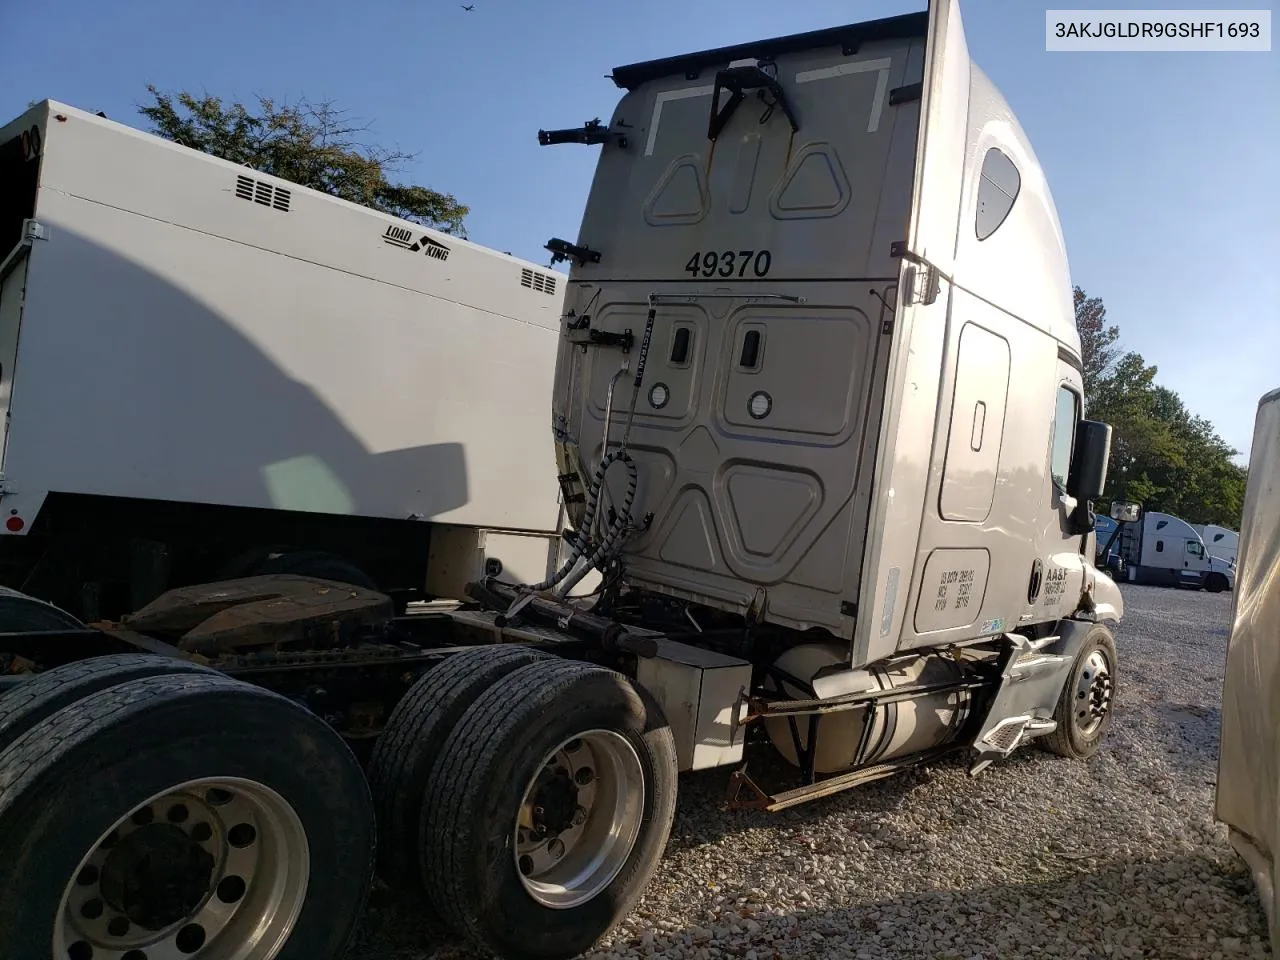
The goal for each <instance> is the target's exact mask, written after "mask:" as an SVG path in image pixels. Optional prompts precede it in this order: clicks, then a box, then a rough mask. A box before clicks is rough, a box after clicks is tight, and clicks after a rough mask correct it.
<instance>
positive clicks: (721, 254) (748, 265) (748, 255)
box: [684, 250, 773, 279]
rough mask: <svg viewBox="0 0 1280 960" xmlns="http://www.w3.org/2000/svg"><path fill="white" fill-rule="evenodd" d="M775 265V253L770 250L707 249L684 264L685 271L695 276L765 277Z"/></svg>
mask: <svg viewBox="0 0 1280 960" xmlns="http://www.w3.org/2000/svg"><path fill="white" fill-rule="evenodd" d="M771 266H773V254H772V253H770V252H769V251H768V250H739V251H737V252H736V253H735V252H734V251H732V250H707V251H705V252H703V251H698V252H697V253H695V254H694V255H693V256H692V257H690V258H689V262H688V263H686V264H685V265H684V270H685V273H687V274H689V275H690V276H694V277H724V278H726V279H728V278H729V277H745V276H747V275H748V272H747V271H748V270H749V271H750V275H751V276H753V277H763V276H766V275H767V274H768V273H769V268H770V267H771Z"/></svg>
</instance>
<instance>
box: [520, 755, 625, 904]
mask: <svg viewBox="0 0 1280 960" xmlns="http://www.w3.org/2000/svg"><path fill="white" fill-rule="evenodd" d="M644 790H645V784H644V771H643V769H642V768H641V765H640V757H639V755H638V754H637V753H636V750H635V747H633V746H632V745H631V742H630V741H629V740H627V738H626V737H624V736H622V735H621V734H618V733H615V732H614V731H612V730H590V731H588V732H586V733H583V734H580V735H579V736H577V737H573V738H571V739H569V740H566V741H564V742H563V743H562V744H560V746H558V747H556V748H555V749H554V750H552V751H551V752H550V753H548V754H547V755H546V757H544V758H543V760H542V763H541V764H540V765H539V766H538V770H537V772H536V773H535V774H534V775H533V778H532V779H531V780H530V781H529V783H528V785H527V786H526V787H525V791H524V795H523V797H522V798H521V801H520V810H519V813H518V815H517V818H516V827H515V835H514V843H513V847H514V852H515V860H516V872H517V874H518V875H519V877H520V881H521V883H523V884H524V888H525V890H526V891H527V892H528V894H529V896H531V897H532V898H533V899H534V900H536V901H537V902H538V903H540V904H542V905H543V906H545V907H550V908H552V909H556V910H565V909H569V908H570V907H576V906H578V905H580V904H582V903H585V902H586V901H588V900H590V899H591V898H592V897H595V896H597V895H598V894H599V893H600V892H601V891H602V890H604V889H605V888H606V887H608V886H609V884H610V883H612V882H613V879H614V877H616V876H617V875H618V872H619V871H620V870H621V869H622V867H623V866H624V865H625V864H626V862H627V858H628V857H630V856H631V850H632V848H633V847H634V846H635V843H636V838H637V837H638V836H639V835H640V823H641V820H642V819H643V815H644V801H645V795H644Z"/></svg>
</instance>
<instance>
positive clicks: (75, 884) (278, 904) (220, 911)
mask: <svg viewBox="0 0 1280 960" xmlns="http://www.w3.org/2000/svg"><path fill="white" fill-rule="evenodd" d="M309 872H310V853H309V848H308V845H307V835H306V831H305V830H304V829H303V826H302V821H301V820H300V819H299V818H298V815H297V813H296V812H294V809H293V807H292V806H290V805H289V803H288V802H287V801H286V800H285V799H284V798H283V797H281V796H280V795H279V794H278V793H276V792H275V791H274V790H272V789H271V788H270V787H267V786H265V785H264V784H261V783H257V782H255V781H252V780H243V779H238V778H230V777H217V778H208V779H201V780H191V781H188V782H186V783H182V784H179V785H177V786H174V787H170V788H169V789H167V790H164V791H162V792H161V793H158V794H156V795H155V796H153V797H151V798H149V799H148V800H146V801H145V802H143V803H140V804H138V805H137V806H136V807H134V808H133V809H132V810H130V811H129V812H128V813H126V814H125V815H124V816H123V817H121V818H120V819H119V820H118V821H116V823H115V824H113V825H112V827H111V828H110V829H109V830H107V831H106V832H104V833H103V834H102V836H100V837H99V838H98V840H97V842H95V843H94V845H93V847H92V849H90V851H89V852H88V853H87V854H85V856H84V857H83V858H82V859H81V861H80V863H79V865H78V866H77V867H76V870H75V873H74V874H73V875H72V877H71V879H70V881H69V882H68V883H67V886H66V888H65V889H64V890H63V894H62V899H61V901H60V902H59V904H58V912H57V918H56V920H55V923H54V930H53V956H54V960H185V958H192V957H196V958H199V960H271V958H272V957H274V956H276V954H278V953H279V952H280V949H281V948H282V947H283V946H284V944H285V941H286V940H287V939H288V938H289V934H290V933H291V932H292V930H293V926H294V923H296V921H297V919H298V914H299V913H300V912H301V910H302V903H303V901H304V900H305V899H306V893H307V878H308V875H309Z"/></svg>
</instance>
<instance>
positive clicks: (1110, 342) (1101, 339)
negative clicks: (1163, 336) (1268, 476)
mask: <svg viewBox="0 0 1280 960" xmlns="http://www.w3.org/2000/svg"><path fill="white" fill-rule="evenodd" d="M1073 294H1074V299H1075V309H1076V327H1077V329H1078V330H1079V331H1080V345H1081V354H1082V359H1083V364H1082V366H1083V367H1084V375H1083V379H1084V384H1085V398H1086V401H1087V403H1088V410H1089V417H1090V418H1091V419H1096V420H1102V421H1105V422H1106V423H1109V424H1111V428H1112V435H1111V464H1110V468H1109V469H1108V471H1107V489H1106V491H1105V492H1104V495H1103V496H1102V497H1101V498H1100V500H1099V503H1098V505H1097V506H1098V507H1099V508H1100V509H1105V508H1106V505H1107V504H1109V503H1110V501H1112V500H1116V499H1124V500H1136V501H1138V502H1139V503H1141V504H1143V506H1144V507H1146V508H1147V509H1150V510H1160V511H1163V512H1166V513H1172V514H1174V515H1175V516H1179V517H1182V518H1183V519H1184V520H1186V521H1188V522H1189V523H1220V524H1222V525H1223V526H1227V527H1235V526H1237V525H1238V524H1239V522H1240V514H1241V511H1242V508H1243V505H1244V489H1245V480H1246V477H1247V474H1246V471H1245V469H1244V468H1242V467H1240V466H1238V465H1236V464H1235V463H1234V462H1232V458H1233V457H1235V456H1236V455H1237V451H1235V450H1233V449H1232V448H1231V447H1230V445H1229V444H1227V443H1226V442H1225V441H1223V440H1222V438H1221V437H1219V436H1218V434H1217V432H1216V431H1215V430H1214V428H1213V425H1212V424H1211V423H1209V422H1208V421H1207V420H1205V419H1204V418H1202V417H1197V416H1195V415H1194V414H1192V413H1191V412H1190V411H1189V410H1187V408H1186V406H1185V404H1183V402H1182V398H1181V397H1179V396H1178V394H1177V393H1176V392H1175V391H1173V390H1170V389H1169V388H1168V387H1164V386H1161V385H1159V384H1158V383H1156V375H1157V372H1158V371H1157V369H1156V367H1155V366H1152V365H1150V364H1148V363H1147V362H1146V361H1145V360H1144V359H1143V358H1142V355H1141V354H1139V353H1137V352H1135V351H1132V350H1130V351H1122V349H1121V346H1120V330H1119V328H1118V327H1116V326H1114V325H1108V324H1107V323H1106V307H1105V306H1104V305H1103V303H1102V300H1101V299H1100V298H1097V297H1089V296H1087V295H1086V294H1085V292H1084V291H1083V290H1081V289H1080V288H1079V287H1076V288H1075V289H1074V291H1073Z"/></svg>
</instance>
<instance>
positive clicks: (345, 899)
mask: <svg viewBox="0 0 1280 960" xmlns="http://www.w3.org/2000/svg"><path fill="white" fill-rule="evenodd" d="M373 840H374V837H373V816H372V804H371V802H370V800H369V795H368V788H367V787H366V786H365V783H364V779H363V776H362V774H361V772H360V769H359V767H358V765H357V764H356V762H355V758H354V757H353V756H352V755H351V752H350V750H349V749H348V748H347V747H346V745H345V744H344V743H343V742H342V740H341V739H340V738H339V737H338V736H337V735H336V734H335V733H334V732H333V731H332V730H330V729H329V728H328V727H327V726H326V725H325V724H324V723H322V722H321V721H320V720H319V719H317V718H316V717H314V716H313V715H312V714H310V713H309V712H307V711H306V710H305V709H303V708H302V707H300V706H298V705H297V704H294V703H292V702H291V701H289V700H286V699H285V698H283V697H280V696H277V695H275V694H272V693H268V692H267V691H264V690H261V689H259V688H256V687H252V686H250V685H248V684H244V683H240V682H238V681H235V680H231V679H229V678H226V677H222V676H219V675H210V676H196V675H182V676H153V677H145V678H141V679H135V680H131V681H129V682H127V683H124V684H121V685H118V686H114V687H111V688H108V689H105V690H101V691H99V692H97V693H95V694H92V695H91V696H89V697H86V698H85V699H82V700H80V701H78V702H77V703H75V704H73V705H72V706H70V707H67V708H64V709H62V710H61V711H59V712H58V713H55V714H53V715H52V716H49V717H46V718H45V719H44V720H43V721H42V722H41V723H39V724H38V725H36V726H34V727H32V728H31V729H29V730H28V731H27V732H26V733H24V734H23V735H22V736H21V737H19V738H18V739H16V740H15V741H13V742H12V743H11V744H10V745H9V746H8V747H7V748H6V749H5V750H4V751H3V752H0V884H3V888H4V889H9V890H21V891H22V896H10V897H4V898H0V929H3V930H5V931H6V937H5V939H6V944H5V946H6V948H7V949H6V953H10V952H11V953H12V954H13V955H15V956H31V957H37V956H49V951H50V946H51V945H52V947H53V956H54V957H55V958H56V960H62V958H68V960H96V958H101V957H110V958H112V960H126V958H127V960H170V958H178V957H188V956H191V957H199V958H200V960H233V958H234V960H303V958H308V960H310V958H314V957H338V956H341V955H342V952H343V950H344V949H345V948H346V945H347V943H348V941H349V939H350V936H351V933H352V931H353V929H354V927H355V923H356V920H357V918H358V916H359V913H360V910H361V908H362V906H363V903H364V900H365V897H366V895H367V890H368V885H369V881H370V877H371V874H372V853H373Z"/></svg>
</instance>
